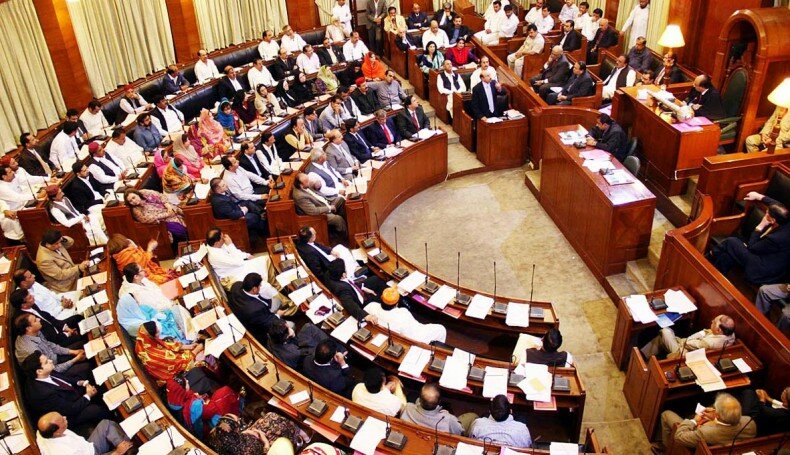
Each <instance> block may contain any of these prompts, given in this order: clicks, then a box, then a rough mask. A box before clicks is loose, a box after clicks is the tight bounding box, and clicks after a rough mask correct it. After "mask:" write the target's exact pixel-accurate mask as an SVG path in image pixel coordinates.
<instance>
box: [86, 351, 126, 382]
mask: <svg viewBox="0 0 790 455" xmlns="http://www.w3.org/2000/svg"><path fill="white" fill-rule="evenodd" d="M131 369H132V366H131V365H130V364H129V358H128V357H126V354H124V355H122V356H118V357H116V358H115V359H114V360H113V361H112V362H107V363H105V364H104V365H99V366H98V367H96V368H94V369H93V379H94V380H95V381H96V384H104V383H105V382H106V381H107V379H109V377H110V376H112V375H114V374H115V373H117V372H124V371H128V370H131Z"/></svg>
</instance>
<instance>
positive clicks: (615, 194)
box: [540, 125, 656, 280]
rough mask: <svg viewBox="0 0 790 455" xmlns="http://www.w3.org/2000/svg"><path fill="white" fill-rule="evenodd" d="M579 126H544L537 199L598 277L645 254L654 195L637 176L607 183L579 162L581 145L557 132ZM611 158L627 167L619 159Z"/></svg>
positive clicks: (616, 271)
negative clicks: (562, 139)
mask: <svg viewBox="0 0 790 455" xmlns="http://www.w3.org/2000/svg"><path fill="white" fill-rule="evenodd" d="M577 128H578V125H574V126H566V127H553V128H548V129H546V130H545V133H544V134H545V137H546V138H545V143H546V147H544V157H543V166H542V171H541V187H540V204H541V206H543V208H544V209H545V210H546V212H547V213H548V214H549V216H551V218H552V219H553V220H554V222H555V223H556V224H557V227H559V228H560V230H561V231H562V232H563V234H565V237H566V238H567V239H568V241H569V242H570V243H571V245H573V247H574V248H575V249H576V252H577V253H579V255H580V256H581V258H582V259H583V260H584V261H585V263H586V264H587V266H588V267H589V268H590V270H591V271H592V272H593V274H594V275H595V276H596V277H598V279H599V280H601V279H602V278H603V277H604V276H607V275H611V274H613V273H622V272H623V271H625V265H626V262H628V261H632V260H635V259H638V258H640V257H644V256H646V255H647V247H648V245H649V243H650V231H651V227H652V225H653V212H654V211H655V207H656V200H655V196H653V194H652V193H651V192H650V191H649V190H648V189H647V188H646V187H645V186H644V185H643V184H642V182H640V181H639V180H636V178H634V179H635V181H634V182H633V183H630V184H625V185H614V186H610V185H609V184H608V183H607V182H606V180H605V179H604V178H603V176H601V175H599V174H597V173H592V172H590V171H589V169H587V168H584V167H582V161H583V160H582V159H581V158H580V157H579V151H580V150H579V149H577V148H575V147H574V146H564V145H562V143H561V142H560V141H559V136H558V134H559V133H560V132H561V131H571V130H575V129H577ZM612 162H613V164H614V165H615V167H616V168H617V169H625V168H624V167H623V166H622V165H621V164H620V163H618V162H617V160H613V161H612ZM625 172H628V171H627V170H626V171H625ZM629 175H630V173H629Z"/></svg>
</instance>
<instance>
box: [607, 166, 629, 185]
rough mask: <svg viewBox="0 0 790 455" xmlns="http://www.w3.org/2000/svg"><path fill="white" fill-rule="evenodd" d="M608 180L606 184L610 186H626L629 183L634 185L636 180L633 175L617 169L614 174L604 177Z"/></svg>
mask: <svg viewBox="0 0 790 455" xmlns="http://www.w3.org/2000/svg"><path fill="white" fill-rule="evenodd" d="M603 178H604V179H606V183H608V184H609V185H625V184H628V183H634V178H633V177H632V176H631V174H630V173H629V172H628V171H626V170H623V169H615V170H613V171H612V172H610V173H608V174H606V175H604V176H603Z"/></svg>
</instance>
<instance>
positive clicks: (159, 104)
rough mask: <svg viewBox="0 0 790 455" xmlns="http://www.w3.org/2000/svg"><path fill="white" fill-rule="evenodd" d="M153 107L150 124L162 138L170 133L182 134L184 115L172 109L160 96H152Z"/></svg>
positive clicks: (165, 99)
mask: <svg viewBox="0 0 790 455" xmlns="http://www.w3.org/2000/svg"><path fill="white" fill-rule="evenodd" d="M153 100H154V106H156V107H155V108H154V109H153V110H152V111H151V112H150V114H151V123H152V124H153V125H154V126H155V127H156V128H157V130H158V131H159V134H160V135H162V136H163V137H165V136H167V135H168V134H170V133H176V134H182V133H183V132H184V123H185V119H184V113H183V112H181V111H179V110H178V109H176V108H175V107H173V106H172V105H171V104H170V102H169V101H168V100H167V98H165V97H164V96H162V95H161V94H157V95H154V97H153Z"/></svg>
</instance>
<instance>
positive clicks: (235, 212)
mask: <svg viewBox="0 0 790 455" xmlns="http://www.w3.org/2000/svg"><path fill="white" fill-rule="evenodd" d="M210 184H211V211H212V212H213V214H214V218H216V219H218V220H239V219H242V218H244V220H245V221H246V223H247V231H248V232H249V233H250V236H258V237H260V236H264V235H265V233H266V220H265V218H264V216H265V214H264V211H263V209H262V208H261V206H260V205H258V204H256V203H254V202H252V201H244V200H241V199H238V198H237V197H236V196H234V195H233V194H232V193H231V192H230V191H228V184H227V183H225V181H224V180H222V179H221V178H219V177H215V178H213V179H211V183H210Z"/></svg>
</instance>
